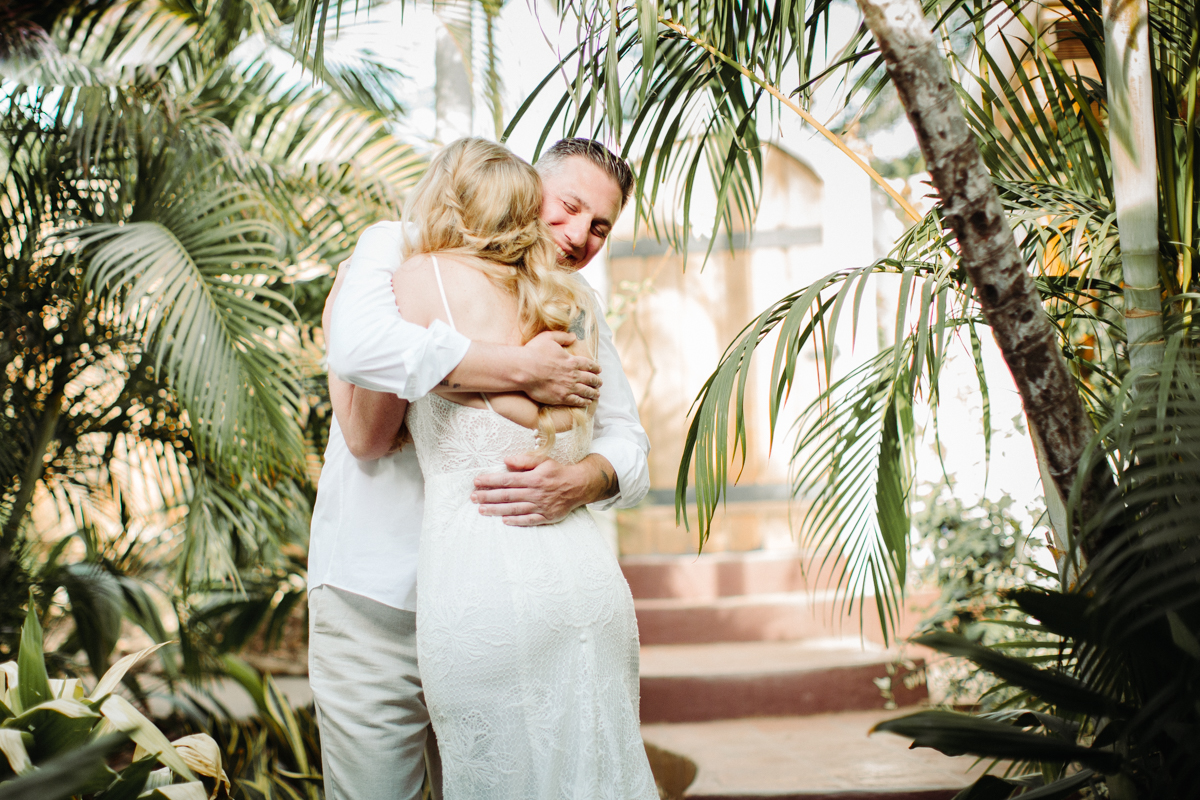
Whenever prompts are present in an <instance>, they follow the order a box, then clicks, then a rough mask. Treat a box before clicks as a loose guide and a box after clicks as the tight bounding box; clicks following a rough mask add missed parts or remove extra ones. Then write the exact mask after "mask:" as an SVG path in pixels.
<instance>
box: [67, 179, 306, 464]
mask: <svg viewBox="0 0 1200 800" xmlns="http://www.w3.org/2000/svg"><path fill="white" fill-rule="evenodd" d="M261 209H262V205H261V203H260V202H259V201H257V200H255V199H253V198H251V197H250V196H248V195H247V194H246V192H245V190H244V189H243V188H242V187H237V186H232V187H226V188H225V189H222V190H208V191H206V190H196V191H192V192H187V191H186V190H185V191H184V192H183V193H182V194H181V195H180V196H178V197H177V198H175V199H174V200H173V201H172V202H171V203H170V204H169V205H167V206H166V207H165V208H163V209H161V215H160V216H159V220H158V221H155V222H149V221H147V222H134V223H131V224H128V225H120V226H117V225H95V226H90V227H87V228H84V229H82V230H81V231H80V232H78V234H76V235H77V238H78V241H79V243H80V246H81V248H82V249H83V251H84V252H85V253H86V254H87V255H88V256H89V258H90V266H89V274H88V282H89V284H90V285H91V286H93V287H95V289H96V291H97V292H98V294H99V299H100V301H101V302H105V301H107V302H111V303H112V304H113V305H112V309H113V313H114V314H116V315H118V317H120V318H122V319H124V320H125V321H126V322H127V323H128V324H130V325H132V326H134V327H135V328H136V329H138V330H139V331H142V332H143V333H144V334H145V336H146V337H147V340H148V342H149V343H150V345H151V347H152V351H153V353H154V355H155V359H156V366H161V367H162V368H164V369H165V371H166V375H167V376H168V379H169V381H170V384H171V386H172V388H173V389H174V391H175V393H176V394H177V395H178V396H179V398H180V401H181V403H182V405H183V407H184V408H185V409H186V410H187V412H188V415H189V418H190V423H191V425H192V430H193V432H194V435H195V438H196V442H197V445H198V446H199V447H200V450H201V452H202V453H203V454H205V455H206V456H208V457H215V458H219V459H221V460H223V461H224V460H231V461H232V462H234V463H236V462H238V461H241V463H242V464H243V467H244V468H246V467H250V466H252V465H254V464H255V463H256V462H263V461H265V462H266V463H275V464H283V463H289V462H294V460H295V459H296V458H298V456H299V453H300V447H301V445H300V441H299V436H298V433H297V429H296V424H295V412H294V409H295V408H296V406H297V405H298V402H299V398H298V395H297V391H298V389H297V377H296V373H295V367H294V366H293V360H292V358H291V352H290V348H291V345H290V343H289V342H288V339H287V338H286V337H287V329H288V327H289V326H290V324H291V320H290V319H289V318H288V317H287V316H285V315H284V314H283V313H281V312H280V311H279V310H277V308H279V307H282V308H287V306H288V303H287V300H286V299H285V298H284V297H282V296H281V295H279V294H278V293H277V292H276V291H274V290H272V289H269V288H267V287H266V286H264V285H259V284H261V283H262V281H258V280H257V279H258V278H270V277H271V276H273V275H275V274H277V273H276V271H275V269H274V266H273V263H272V262H273V258H272V257H273V255H274V253H275V250H276V242H277V241H278V239H279V238H280V237H279V232H278V230H277V229H276V228H275V226H273V225H271V224H270V223H268V222H266V221H264V220H262V219H261V218H259V219H256V218H255V217H256V216H257V214H256V213H255V212H260V211H261ZM247 443H254V445H257V446H261V447H262V448H263V450H262V451H260V452H254V451H253V449H252V450H251V451H249V452H248V451H246V450H245V449H244V448H246V446H247ZM239 451H241V452H240V454H239Z"/></svg>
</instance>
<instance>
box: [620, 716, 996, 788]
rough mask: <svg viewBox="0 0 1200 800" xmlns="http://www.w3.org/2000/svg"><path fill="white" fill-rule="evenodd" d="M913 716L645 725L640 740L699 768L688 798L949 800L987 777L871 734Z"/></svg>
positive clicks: (964, 764) (967, 761)
mask: <svg viewBox="0 0 1200 800" xmlns="http://www.w3.org/2000/svg"><path fill="white" fill-rule="evenodd" d="M914 710H916V709H913V708H908V709H899V710H895V711H878V710H877V711H850V712H845V713H841V714H822V715H817V716H808V717H775V718H767V719H740V720H723V721H719V722H691V723H680V724H669V723H658V724H643V725H642V736H643V737H644V738H645V740H646V741H647V742H649V743H650V744H652V745H654V746H656V747H660V748H663V749H665V750H669V751H671V752H673V753H678V754H679V755H681V756H685V757H686V758H688V759H690V760H691V761H693V762H695V764H696V766H697V774H696V778H695V780H694V781H693V782H692V784H691V785H690V786H689V787H688V788H687V789H686V790H685V791H684V794H683V796H684V797H685V798H688V799H689V800H766V798H770V800H835V798H836V800H950V798H952V797H954V795H955V794H956V793H958V792H959V791H960V790H961V789H963V788H964V787H966V786H968V785H969V784H970V783H971V782H973V781H974V780H975V779H976V778H978V777H979V775H980V774H981V773H982V771H983V766H984V765H982V764H977V763H976V759H975V758H974V757H973V756H961V757H959V758H950V757H948V756H944V755H942V754H941V753H938V752H937V751H935V750H929V749H924V748H922V749H918V750H909V749H908V740H906V739H902V738H900V737H898V736H893V735H891V734H885V733H880V734H875V735H874V736H868V731H870V729H871V727H872V726H873V725H875V724H876V723H879V722H882V721H883V720H885V719H892V718H893V717H897V716H902V715H903V714H905V713H908V712H911V711H914Z"/></svg>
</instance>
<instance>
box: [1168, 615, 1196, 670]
mask: <svg viewBox="0 0 1200 800" xmlns="http://www.w3.org/2000/svg"><path fill="white" fill-rule="evenodd" d="M1167 622H1168V623H1169V624H1170V626H1171V640H1172V641H1174V642H1175V644H1176V646H1178V647H1179V649H1180V650H1182V651H1183V652H1185V653H1187V654H1188V655H1189V656H1191V657H1192V658H1194V659H1196V660H1197V661H1200V642H1197V641H1196V634H1195V633H1193V632H1192V631H1190V630H1188V627H1187V625H1186V624H1184V621H1183V619H1182V618H1181V617H1180V616H1179V614H1177V613H1176V612H1174V611H1170V610H1168V611H1167Z"/></svg>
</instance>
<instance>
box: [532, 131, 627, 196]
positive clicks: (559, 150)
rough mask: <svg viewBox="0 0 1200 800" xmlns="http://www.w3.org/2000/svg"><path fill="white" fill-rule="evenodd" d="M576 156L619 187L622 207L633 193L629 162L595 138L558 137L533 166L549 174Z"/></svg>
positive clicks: (542, 172) (543, 173) (544, 173)
mask: <svg viewBox="0 0 1200 800" xmlns="http://www.w3.org/2000/svg"><path fill="white" fill-rule="evenodd" d="M576 157H578V158H586V159H587V160H588V161H590V162H592V163H593V164H595V165H596V166H597V167H599V168H600V169H602V170H604V174H605V175H607V176H608V177H610V178H612V179H613V181H614V182H615V183H616V184H617V186H619V187H620V188H621V208H624V207H625V204H626V203H627V202H629V196H630V195H631V194H632V193H633V170H631V169H630V168H629V162H627V161H626V160H625V159H623V158H621V157H620V156H618V155H616V154H615V153H613V152H612V151H611V150H609V149H608V148H607V147H605V146H604V145H602V144H601V143H600V142H598V141H596V140H595V139H583V138H580V137H575V138H571V139H559V140H558V141H557V142H555V143H554V145H553V146H552V147H551V148H550V149H549V150H547V151H546V152H544V153H542V156H541V158H539V159H538V160H537V164H536V165H535V166H536V167H537V171H538V172H539V173H541V174H542V175H550V174H552V173H554V172H555V171H556V170H557V169H558V167H559V166H560V165H561V164H562V163H563V162H565V161H566V160H567V159H568V158H576Z"/></svg>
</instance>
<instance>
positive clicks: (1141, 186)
mask: <svg viewBox="0 0 1200 800" xmlns="http://www.w3.org/2000/svg"><path fill="white" fill-rule="evenodd" d="M1148 25H1149V14H1148V11H1147V8H1146V0H1104V62H1105V87H1106V88H1107V90H1108V141H1109V152H1110V154H1111V158H1112V165H1113V193H1114V194H1115V198H1114V199H1115V200H1116V202H1117V229H1118V230H1119V231H1120V237H1121V270H1122V273H1123V274H1122V277H1123V279H1124V282H1125V336H1126V339H1127V340H1128V343H1129V362H1130V365H1131V366H1132V367H1133V368H1134V369H1135V370H1155V369H1157V367H1158V365H1159V364H1160V363H1161V362H1162V356H1163V348H1164V342H1163V327H1162V300H1161V298H1162V290H1161V288H1160V286H1159V281H1158V172H1157V167H1158V161H1157V158H1156V155H1157V154H1156V152H1155V142H1154V102H1153V83H1152V78H1151V76H1150V36H1149V28H1148Z"/></svg>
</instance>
